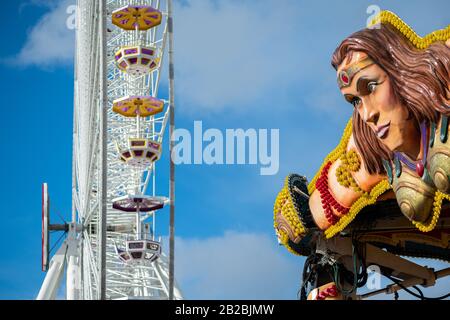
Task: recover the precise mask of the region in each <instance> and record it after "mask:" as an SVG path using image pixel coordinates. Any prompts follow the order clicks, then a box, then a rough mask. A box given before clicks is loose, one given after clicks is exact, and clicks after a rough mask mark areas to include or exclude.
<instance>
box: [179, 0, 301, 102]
mask: <svg viewBox="0 0 450 320" xmlns="http://www.w3.org/2000/svg"><path fill="white" fill-rule="evenodd" d="M175 15H176V18H175V32H176V36H175V37H176V41H175V55H176V61H175V63H176V68H177V69H176V70H177V94H178V96H179V100H180V103H188V104H189V105H192V106H195V111H198V110H199V109H200V110H208V111H223V110H224V109H225V108H230V109H232V110H233V111H235V110H237V109H239V108H243V107H244V106H247V107H248V105H249V104H252V103H255V102H258V103H264V104H265V105H272V106H274V107H275V106H277V105H278V104H279V103H280V101H279V100H276V98H274V91H275V90H276V91H277V92H276V96H277V97H279V96H282V95H283V91H288V90H289V89H290V88H292V86H293V85H295V80H296V78H297V76H298V74H299V72H300V71H301V68H300V67H299V64H300V61H299V60H300V52H299V50H298V49H299V48H300V46H299V42H298V41H296V40H295V39H296V38H297V33H298V32H299V30H298V28H296V25H295V24H296V22H297V21H298V19H301V16H302V13H301V12H299V11H298V6H297V5H296V3H295V2H292V1H283V2H277V3H276V5H274V2H273V1H258V2H255V1H251V2H250V1H226V2H213V1H204V0H191V1H187V4H186V3H185V4H184V5H181V4H179V3H178V5H177V6H176V10H175ZM253 107H254V108H257V107H258V105H254V106H253Z"/></svg>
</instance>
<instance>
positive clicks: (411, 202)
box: [274, 11, 450, 299]
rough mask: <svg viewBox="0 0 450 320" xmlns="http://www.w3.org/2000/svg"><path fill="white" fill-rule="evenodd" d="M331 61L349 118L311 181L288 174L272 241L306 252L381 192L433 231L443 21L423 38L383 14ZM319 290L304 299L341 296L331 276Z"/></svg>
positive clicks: (442, 162) (449, 51)
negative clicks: (318, 236)
mask: <svg viewBox="0 0 450 320" xmlns="http://www.w3.org/2000/svg"><path fill="white" fill-rule="evenodd" d="M332 65H333V67H334V68H335V69H336V73H337V83H338V86H339V89H340V91H341V93H342V96H343V98H344V99H345V100H346V101H347V102H348V103H349V105H350V107H351V108H352V109H353V116H352V119H351V120H350V121H349V123H348V125H347V127H346V129H345V131H344V134H343V137H342V140H341V142H340V143H339V145H338V146H337V147H336V149H335V150H333V151H332V152H331V153H330V154H329V155H328V156H327V157H326V159H325V161H324V163H323V164H322V166H321V167H320V169H319V171H318V173H317V174H316V176H315V177H314V179H313V180H312V181H311V182H310V183H309V185H307V184H306V179H305V178H304V177H301V176H298V175H290V176H288V177H287V178H286V183H285V186H284V188H283V189H282V191H281V192H280V193H279V194H278V197H277V199H276V202H275V207H274V226H275V230H276V232H277V236H278V239H279V241H280V242H281V243H282V244H283V245H284V246H286V247H287V248H288V249H289V250H290V251H291V252H293V253H295V254H299V255H309V253H308V243H307V242H308V241H309V240H310V239H309V238H308V234H309V231H310V230H312V229H315V230H320V232H322V233H323V235H324V237H325V238H327V239H330V238H332V237H334V236H336V235H337V234H339V233H340V232H341V231H342V230H344V229H345V228H346V227H348V226H349V225H350V223H351V222H352V221H353V220H354V219H355V217H356V216H357V215H358V213H359V212H360V211H361V210H362V209H363V208H365V207H368V206H372V205H374V204H376V203H379V202H380V201H383V200H386V199H389V198H392V199H396V202H397V204H398V207H399V209H400V210H401V212H402V213H403V215H404V216H405V217H406V218H407V219H408V220H410V221H411V223H412V224H413V225H414V226H415V227H416V228H417V229H418V230H420V232H423V233H426V232H430V231H432V230H433V229H434V228H435V226H436V224H437V223H438V221H439V217H440V213H441V211H442V210H441V207H442V205H443V202H445V201H446V200H449V199H450V197H449V193H450V139H449V138H448V129H449V123H448V116H449V115H450V81H449V80H450V25H449V26H448V27H447V28H445V29H442V30H438V31H434V32H433V33H430V34H428V35H427V36H425V37H423V38H421V37H419V36H418V35H417V34H416V33H415V32H414V31H413V30H412V29H411V28H410V27H409V26H408V25H406V24H405V23H404V22H403V21H402V20H401V19H400V18H399V17H397V16H396V15H395V14H393V13H391V12H389V11H382V12H380V13H379V14H378V15H377V17H375V19H374V20H373V21H372V23H371V25H370V26H369V27H368V28H366V29H363V30H361V31H358V32H356V33H354V34H352V35H351V36H349V37H348V38H346V39H345V40H344V41H343V42H342V43H341V44H340V45H339V46H338V48H337V49H336V50H335V52H334V54H333V56H332ZM307 240H308V241H307ZM447 245H448V244H447ZM317 288H319V290H316V291H314V292H312V293H310V295H309V298H310V299H340V298H344V296H345V294H343V292H341V290H339V286H338V287H337V288H336V279H335V278H333V277H326V276H325V277H322V276H321V277H320V279H319V280H318V282H317Z"/></svg>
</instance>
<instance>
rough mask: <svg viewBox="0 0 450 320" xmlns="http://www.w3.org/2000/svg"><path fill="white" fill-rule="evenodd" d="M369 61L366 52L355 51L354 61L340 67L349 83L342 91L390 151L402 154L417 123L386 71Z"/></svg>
mask: <svg viewBox="0 0 450 320" xmlns="http://www.w3.org/2000/svg"><path fill="white" fill-rule="evenodd" d="M366 58H368V56H367V54H366V53H364V52H353V54H352V56H351V59H350V61H347V60H348V59H345V60H344V61H343V62H342V64H341V65H340V66H339V68H338V70H337V74H338V76H341V75H342V72H344V74H345V76H344V80H348V83H347V86H343V87H341V92H342V94H343V95H344V97H345V99H346V100H347V101H348V102H349V103H350V104H352V105H353V107H354V108H355V109H356V110H357V111H358V113H359V115H360V117H361V119H363V120H364V122H365V123H366V124H367V125H368V126H369V127H370V128H371V129H372V130H373V132H374V133H375V135H376V136H377V137H378V139H379V140H380V141H381V142H382V143H383V144H384V145H385V146H387V147H388V148H389V150H391V151H402V150H401V149H402V146H403V145H404V144H405V142H407V141H408V140H410V139H411V138H412V137H411V136H410V134H411V133H412V132H413V131H411V130H415V128H414V121H409V120H408V116H409V112H408V110H407V109H406V107H405V106H403V105H402V104H401V103H400V102H399V101H398V99H397V98H396V96H395V94H394V92H393V89H392V86H391V83H390V80H389V77H388V75H387V74H386V72H385V71H384V70H383V69H381V68H380V67H379V66H378V65H377V64H375V63H369V64H367V65H363V64H364V62H365V61H367V60H366ZM361 65H363V68H361V69H360V70H359V71H357V72H354V74H353V77H347V76H346V75H347V73H346V72H347V71H349V70H351V69H349V68H353V70H354V69H355V67H357V66H361ZM349 74H351V73H350V72H349Z"/></svg>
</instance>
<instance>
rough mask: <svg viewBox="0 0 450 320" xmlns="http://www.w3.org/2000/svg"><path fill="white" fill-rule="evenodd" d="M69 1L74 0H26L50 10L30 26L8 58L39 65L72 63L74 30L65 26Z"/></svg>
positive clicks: (70, 3) (71, 2) (19, 62)
mask: <svg viewBox="0 0 450 320" xmlns="http://www.w3.org/2000/svg"><path fill="white" fill-rule="evenodd" d="M73 4H74V0H62V1H58V2H57V3H56V2H55V1H48V0H47V1H42V0H41V1H32V2H30V3H29V4H28V5H46V6H49V7H50V11H49V12H48V13H46V14H45V15H44V16H42V18H40V19H39V21H38V22H37V24H36V25H35V26H33V28H32V29H31V31H30V32H29V34H28V36H27V40H26V42H25V44H24V46H23V47H22V49H21V50H20V52H19V53H18V54H17V56H15V57H13V58H9V59H8V62H10V63H12V64H14V65H17V66H32V65H34V66H39V67H43V68H48V67H52V66H56V65H70V64H71V63H73V57H74V50H75V32H74V30H70V29H69V28H68V27H67V19H69V17H70V14H69V13H67V8H68V7H69V6H71V5H73Z"/></svg>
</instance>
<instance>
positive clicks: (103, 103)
mask: <svg viewBox="0 0 450 320" xmlns="http://www.w3.org/2000/svg"><path fill="white" fill-rule="evenodd" d="M99 12H100V17H99V23H100V40H101V44H100V51H101V55H100V57H101V58H100V61H101V65H100V79H101V92H100V94H101V95H100V110H99V111H100V126H101V128H100V139H101V144H100V149H101V150H100V159H101V168H102V172H101V209H100V210H101V211H100V248H99V249H100V263H99V266H100V270H99V274H100V276H99V281H100V283H99V299H100V300H106V209H107V208H106V201H107V190H108V189H107V174H106V171H107V170H108V167H107V164H108V163H107V156H108V150H107V148H108V145H107V127H108V123H107V121H108V120H107V119H108V118H107V109H108V91H107V86H108V84H107V55H106V51H107V49H106V45H107V39H106V36H107V35H106V19H107V12H106V0H101V1H100V10H99Z"/></svg>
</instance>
